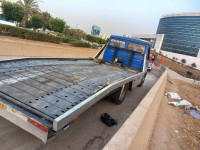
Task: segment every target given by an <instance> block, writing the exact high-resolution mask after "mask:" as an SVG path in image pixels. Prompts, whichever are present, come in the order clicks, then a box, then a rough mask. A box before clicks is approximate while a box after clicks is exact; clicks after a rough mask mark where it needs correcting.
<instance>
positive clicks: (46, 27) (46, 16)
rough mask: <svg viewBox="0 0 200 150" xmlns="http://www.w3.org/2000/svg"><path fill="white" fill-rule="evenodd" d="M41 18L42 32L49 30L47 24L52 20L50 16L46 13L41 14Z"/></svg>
mask: <svg viewBox="0 0 200 150" xmlns="http://www.w3.org/2000/svg"><path fill="white" fill-rule="evenodd" d="M42 17H43V19H44V27H43V30H45V29H50V25H49V22H50V20H51V18H52V16H51V14H50V13H48V12H47V11H45V12H43V13H42Z"/></svg>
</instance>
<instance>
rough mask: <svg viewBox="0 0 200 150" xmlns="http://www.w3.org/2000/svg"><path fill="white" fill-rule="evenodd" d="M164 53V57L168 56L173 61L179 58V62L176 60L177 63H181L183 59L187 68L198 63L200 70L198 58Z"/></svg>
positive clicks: (199, 59)
mask: <svg viewBox="0 0 200 150" xmlns="http://www.w3.org/2000/svg"><path fill="white" fill-rule="evenodd" d="M162 53H163V55H164V56H167V57H169V58H171V59H173V57H175V58H178V60H176V61H177V62H181V60H182V59H185V60H186V65H187V66H191V64H192V63H196V65H197V67H196V68H197V69H199V70H200V58H198V57H192V56H188V55H182V54H178V53H172V52H167V51H162Z"/></svg>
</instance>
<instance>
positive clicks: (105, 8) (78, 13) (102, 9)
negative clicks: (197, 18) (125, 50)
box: [39, 0, 200, 35]
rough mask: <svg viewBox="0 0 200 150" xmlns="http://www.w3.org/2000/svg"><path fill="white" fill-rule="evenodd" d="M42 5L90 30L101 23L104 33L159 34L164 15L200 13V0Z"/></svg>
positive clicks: (59, 0) (56, 0)
mask: <svg viewBox="0 0 200 150" xmlns="http://www.w3.org/2000/svg"><path fill="white" fill-rule="evenodd" d="M39 6H40V9H41V10H42V11H48V12H50V13H51V14H52V15H53V17H59V18H62V19H64V20H65V21H66V23H67V25H69V26H70V27H72V28H79V29H82V30H84V31H85V32H86V33H90V32H91V27H92V25H98V26H100V27H101V35H103V34H114V35H125V34H127V35H133V34H155V33H156V30H157V26H158V23H159V19H160V18H161V17H162V15H165V14H170V13H180V12H200V0H42V2H40V3H39Z"/></svg>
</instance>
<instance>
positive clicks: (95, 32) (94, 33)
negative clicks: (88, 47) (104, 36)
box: [91, 25, 101, 35]
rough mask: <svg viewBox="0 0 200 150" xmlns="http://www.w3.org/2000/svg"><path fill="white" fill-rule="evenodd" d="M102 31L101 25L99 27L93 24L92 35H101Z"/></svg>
mask: <svg viewBox="0 0 200 150" xmlns="http://www.w3.org/2000/svg"><path fill="white" fill-rule="evenodd" d="M100 32H101V28H100V27H98V26H96V25H93V26H92V31H91V35H100Z"/></svg>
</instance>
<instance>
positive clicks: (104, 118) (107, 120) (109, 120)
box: [101, 113, 117, 127]
mask: <svg viewBox="0 0 200 150" xmlns="http://www.w3.org/2000/svg"><path fill="white" fill-rule="evenodd" d="M101 121H102V122H103V123H105V124H107V126H109V127H111V126H113V125H117V121H116V120H115V119H113V118H112V117H111V116H110V115H109V114H108V113H103V114H102V115H101Z"/></svg>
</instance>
